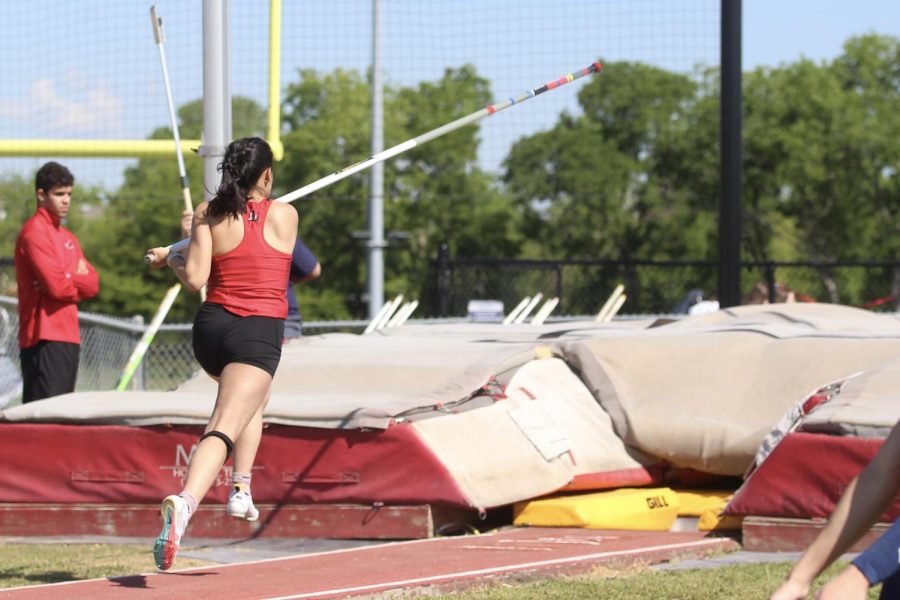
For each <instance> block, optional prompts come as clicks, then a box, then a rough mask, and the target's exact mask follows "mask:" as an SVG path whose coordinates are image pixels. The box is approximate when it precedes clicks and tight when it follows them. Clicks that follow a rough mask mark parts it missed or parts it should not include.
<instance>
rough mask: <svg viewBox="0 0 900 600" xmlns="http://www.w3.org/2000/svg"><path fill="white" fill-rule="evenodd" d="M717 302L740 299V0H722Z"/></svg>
mask: <svg viewBox="0 0 900 600" xmlns="http://www.w3.org/2000/svg"><path fill="white" fill-rule="evenodd" d="M721 7H722V15H721V19H722V32H721V35H722V39H721V46H722V48H721V71H722V89H721V95H720V101H721V107H720V111H721V124H720V132H719V135H720V157H721V166H720V167H719V169H720V177H721V181H720V193H721V197H720V199H719V303H720V305H721V306H723V307H727V306H736V305H738V304H740V302H741V182H742V178H741V173H742V169H741V162H742V156H741V127H742V116H741V115H742V112H743V108H742V107H743V103H742V100H741V0H721Z"/></svg>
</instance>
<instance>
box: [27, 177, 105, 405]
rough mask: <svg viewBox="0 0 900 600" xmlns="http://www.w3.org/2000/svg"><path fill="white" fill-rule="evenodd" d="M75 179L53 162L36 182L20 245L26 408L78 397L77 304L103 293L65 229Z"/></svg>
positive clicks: (82, 254)
mask: <svg viewBox="0 0 900 600" xmlns="http://www.w3.org/2000/svg"><path fill="white" fill-rule="evenodd" d="M74 184H75V178H74V177H73V176H72V173H70V172H69V170H68V169H67V168H66V167H64V166H62V165H61V164H59V163H55V162H48V163H46V164H44V165H43V166H42V167H41V168H40V169H38V171H37V174H36V175H35V178H34V187H35V196H36V199H37V209H36V210H35V212H34V215H33V216H32V217H31V218H30V219H28V220H27V221H26V222H25V225H23V226H22V229H21V231H20V232H19V237H18V238H17V239H16V283H17V286H18V295H19V358H20V363H21V365H22V402H23V403H25V402H31V401H33V400H40V399H42V398H49V397H50V396H57V395H59V394H66V393H69V392H73V391H75V381H76V379H77V378H78V361H79V355H80V352H81V331H80V330H79V327H78V303H79V302H81V301H82V300H86V299H88V298H93V297H94V296H96V295H97V294H98V293H99V292H100V279H99V277H98V276H97V271H95V270H94V267H93V266H91V263H89V262H88V261H87V259H86V258H85V257H84V253H83V252H82V251H81V244H79V243H78V238H76V237H75V235H74V234H73V233H72V232H71V231H69V230H68V229H66V228H65V227H63V225H62V221H63V219H65V218H66V215H67V214H68V213H69V208H70V207H71V205H72V186H73V185H74Z"/></svg>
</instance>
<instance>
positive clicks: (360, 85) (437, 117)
mask: <svg viewBox="0 0 900 600" xmlns="http://www.w3.org/2000/svg"><path fill="white" fill-rule="evenodd" d="M489 100H490V91H489V86H488V83H487V81H486V80H484V79H483V78H481V77H479V76H478V75H477V73H476V72H475V70H474V69H473V68H472V67H470V66H464V67H461V68H459V69H447V70H446V71H445V72H444V74H443V76H442V77H441V78H440V79H439V80H438V81H435V82H423V83H421V84H419V85H418V86H416V87H413V88H406V87H388V88H387V89H386V90H385V147H391V146H393V145H396V144H398V143H400V142H402V141H404V140H407V139H409V138H412V137H415V136H417V135H419V134H422V133H425V132H426V131H429V130H430V129H433V128H434V127H437V126H439V125H442V124H444V123H447V122H449V121H451V120H453V119H455V118H458V117H461V116H464V115H466V114H468V113H470V112H473V111H475V110H477V109H478V108H479V107H482V106H484V105H485V104H487V103H488V102H489ZM284 114H285V126H286V130H287V131H286V133H285V135H284V144H285V160H284V163H283V164H282V165H281V166H280V167H279V175H278V177H277V178H276V181H277V182H278V183H277V184H278V185H279V187H280V188H281V189H282V190H285V191H286V190H289V189H295V188H298V187H300V186H302V185H305V184H307V183H310V182H312V181H315V180H317V179H319V178H321V177H324V176H325V175H328V174H329V173H332V172H334V171H337V170H339V169H341V168H344V167H346V166H348V165H350V164H354V163H356V162H358V161H360V160H363V159H365V158H366V157H367V156H368V155H369V154H370V141H369V140H370V131H371V116H370V115H371V110H370V84H369V82H368V81H367V80H365V79H364V78H363V76H362V75H361V74H359V73H355V72H351V71H343V70H337V71H334V72H332V73H328V74H325V75H321V74H318V73H316V72H314V71H311V70H304V71H301V72H300V74H299V81H298V82H297V83H296V84H293V85H291V86H289V88H288V92H287V95H286V99H285V103H284ZM477 148H478V127H477V126H476V125H473V126H471V127H467V128H464V129H462V130H458V131H456V132H453V133H451V134H449V135H447V136H444V137H442V138H438V139H436V140H434V141H432V142H430V143H429V144H428V145H426V146H424V147H421V148H416V149H414V150H412V151H410V152H408V153H406V154H404V155H401V156H398V157H397V158H395V159H392V160H391V161H388V162H387V163H386V164H385V202H384V206H385V227H386V229H387V230H388V231H397V232H402V233H403V234H404V237H403V239H404V240H405V241H403V242H401V244H397V245H395V246H393V247H391V248H389V249H387V251H386V259H385V264H386V268H385V271H386V281H385V290H386V293H387V294H388V295H394V294H397V293H404V294H406V295H407V297H417V298H420V299H422V298H424V295H425V293H426V287H427V283H428V280H427V275H428V262H429V260H430V259H431V258H432V257H433V256H434V255H435V254H436V251H437V248H438V246H439V245H440V244H441V243H444V242H446V243H447V244H448V245H449V246H450V247H451V249H452V250H453V252H454V253H456V254H458V255H463V256H485V255H494V256H504V255H507V256H508V255H510V254H514V253H515V252H516V250H517V248H518V244H519V242H518V239H517V232H516V223H515V218H514V213H513V211H512V205H511V203H510V201H509V198H508V197H507V196H506V195H505V194H503V193H502V192H501V191H499V190H498V189H497V188H496V187H495V186H494V185H493V181H492V179H491V178H490V177H489V176H488V175H487V174H486V173H484V172H483V171H482V170H481V169H479V168H478V167H477V165H476V163H475V161H476V158H477ZM368 183H369V177H368V175H367V174H360V175H357V176H354V177H350V178H347V179H344V180H342V181H340V182H338V183H336V184H334V185H332V186H329V187H328V188H325V189H323V190H321V191H319V192H316V193H315V194H313V195H311V196H308V197H307V198H304V199H301V200H299V201H298V202H297V207H298V210H299V212H300V221H301V226H300V229H301V236H302V237H303V239H305V240H306V241H307V242H308V243H309V245H310V247H311V248H312V249H313V250H314V251H315V252H316V254H317V255H318V256H319V258H320V261H321V262H322V265H323V271H324V273H325V275H324V276H323V281H322V288H323V289H325V290H327V292H326V293H327V295H328V296H329V297H330V298H333V299H338V300H341V308H338V307H337V306H333V309H334V310H335V311H338V312H340V311H343V312H344V313H345V314H348V313H349V314H354V315H356V316H362V315H363V314H364V313H365V303H364V300H365V299H364V298H363V297H362V295H361V294H360V290H363V289H365V288H366V283H365V282H366V269H365V265H366V252H365V246H364V245H363V244H364V241H363V240H361V237H363V236H364V235H365V234H367V230H368V226H367V203H368V197H369V189H368Z"/></svg>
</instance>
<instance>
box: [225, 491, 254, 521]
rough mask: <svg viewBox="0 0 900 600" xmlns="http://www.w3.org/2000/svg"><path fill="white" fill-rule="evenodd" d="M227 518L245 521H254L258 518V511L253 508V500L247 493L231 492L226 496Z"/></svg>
mask: <svg viewBox="0 0 900 600" xmlns="http://www.w3.org/2000/svg"><path fill="white" fill-rule="evenodd" d="M228 516H229V517H235V518H237V519H244V520H245V521H255V520H257V519H258V518H259V511H258V510H256V507H255V506H253V498H252V497H251V496H250V494H248V493H247V492H239V491H237V490H232V492H231V495H229V496H228Z"/></svg>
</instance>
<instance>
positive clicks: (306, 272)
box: [284, 238, 322, 340]
mask: <svg viewBox="0 0 900 600" xmlns="http://www.w3.org/2000/svg"><path fill="white" fill-rule="evenodd" d="M320 275H322V265H321V264H319V259H318V258H316V255H315V254H313V252H312V250H310V249H309V247H308V246H307V245H306V244H304V243H303V241H302V240H300V238H297V243H295V244H294V252H293V254H292V256H291V281H290V283H288V289H287V303H288V316H287V319H285V321H284V339H285V340H289V339H292V338H297V337H300V336H302V335H303V317H302V315H301V314H300V307H299V306H298V304H297V295H296V294H295V293H294V286H293V284H294V283H304V282H307V281H312V280H313V279H317V278H318V277H319V276H320Z"/></svg>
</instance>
